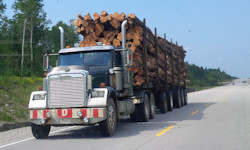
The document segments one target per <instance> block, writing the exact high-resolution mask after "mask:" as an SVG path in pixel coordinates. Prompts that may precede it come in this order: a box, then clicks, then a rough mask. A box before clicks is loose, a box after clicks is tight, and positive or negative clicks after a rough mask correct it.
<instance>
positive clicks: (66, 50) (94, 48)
mask: <svg viewBox="0 0 250 150" xmlns="http://www.w3.org/2000/svg"><path fill="white" fill-rule="evenodd" d="M112 49H114V46H112V45H104V46H89V47H73V48H64V49H61V50H60V51H59V52H58V53H59V54H62V53H73V52H82V51H102V50H112Z"/></svg>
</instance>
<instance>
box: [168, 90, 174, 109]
mask: <svg viewBox="0 0 250 150" xmlns="http://www.w3.org/2000/svg"><path fill="white" fill-rule="evenodd" d="M167 100H168V111H172V110H173V108H174V100H173V93H172V92H171V91H169V92H167Z"/></svg>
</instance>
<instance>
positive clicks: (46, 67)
mask: <svg viewBox="0 0 250 150" xmlns="http://www.w3.org/2000/svg"><path fill="white" fill-rule="evenodd" d="M43 70H44V71H48V70H49V54H48V53H46V54H45V55H44V56H43Z"/></svg>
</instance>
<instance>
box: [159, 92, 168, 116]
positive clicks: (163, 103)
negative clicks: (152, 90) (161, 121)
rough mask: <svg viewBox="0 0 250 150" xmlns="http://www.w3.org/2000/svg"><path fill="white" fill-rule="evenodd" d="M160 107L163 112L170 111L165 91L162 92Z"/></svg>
mask: <svg viewBox="0 0 250 150" xmlns="http://www.w3.org/2000/svg"><path fill="white" fill-rule="evenodd" d="M159 108H160V111H161V113H166V112H167V111H168V103H167V96H166V93H165V92H161V93H160V99H159Z"/></svg>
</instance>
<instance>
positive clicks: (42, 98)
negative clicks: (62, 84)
mask: <svg viewBox="0 0 250 150" xmlns="http://www.w3.org/2000/svg"><path fill="white" fill-rule="evenodd" d="M45 95H46V94H34V95H33V100H45Z"/></svg>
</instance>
